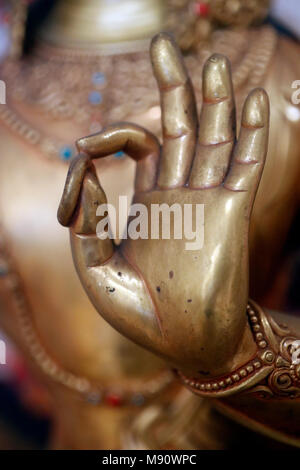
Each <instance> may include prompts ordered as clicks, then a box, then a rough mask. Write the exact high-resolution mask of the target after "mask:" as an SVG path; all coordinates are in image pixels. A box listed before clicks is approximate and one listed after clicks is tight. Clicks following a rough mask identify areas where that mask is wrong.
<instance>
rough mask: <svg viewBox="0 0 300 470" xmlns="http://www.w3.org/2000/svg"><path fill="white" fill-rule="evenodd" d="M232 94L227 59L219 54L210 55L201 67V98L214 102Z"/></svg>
mask: <svg viewBox="0 0 300 470" xmlns="http://www.w3.org/2000/svg"><path fill="white" fill-rule="evenodd" d="M231 94H232V85H231V72H230V63H229V60H228V59H227V58H226V57H225V56H223V55H221V54H214V55H212V56H211V57H210V58H209V59H208V60H207V61H206V63H205V65H204V68H203V99H204V101H208V102H214V101H219V100H222V99H224V98H227V97H229V96H230V95H231Z"/></svg>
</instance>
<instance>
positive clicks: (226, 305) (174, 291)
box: [59, 34, 269, 376]
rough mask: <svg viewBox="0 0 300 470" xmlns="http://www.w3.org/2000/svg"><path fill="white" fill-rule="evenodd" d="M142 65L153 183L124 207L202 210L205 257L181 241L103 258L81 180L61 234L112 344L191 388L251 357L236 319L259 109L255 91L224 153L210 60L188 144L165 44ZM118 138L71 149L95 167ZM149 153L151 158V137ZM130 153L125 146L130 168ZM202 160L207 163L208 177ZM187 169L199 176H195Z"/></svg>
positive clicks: (185, 114)
mask: <svg viewBox="0 0 300 470" xmlns="http://www.w3.org/2000/svg"><path fill="white" fill-rule="evenodd" d="M151 57H152V63H153V68H154V73H155V76H156V79H157V81H158V85H159V88H160V92H161V104H162V127H163V134H164V137H163V140H164V142H163V146H162V152H161V158H160V164H159V165H158V167H159V168H158V176H157V182H156V183H154V184H153V185H152V188H150V187H149V186H148V187H147V188H142V189H141V190H140V191H139V192H137V193H136V195H135V198H134V200H135V202H139V203H143V204H145V205H146V206H147V207H148V208H150V205H151V204H153V203H162V202H166V203H168V204H169V205H172V204H173V203H175V202H177V203H180V204H184V203H194V204H195V203H203V204H205V207H206V212H205V248H204V249H203V250H200V251H199V252H193V251H187V250H185V249H184V243H185V241H186V240H171V241H170V240H168V241H166V240H153V239H151V240H142V239H139V240H135V241H133V240H130V239H128V240H126V241H125V242H124V243H122V245H121V247H120V248H119V249H118V250H114V249H113V245H112V243H111V241H110V240H108V239H107V240H105V241H101V240H99V239H98V238H97V237H96V235H95V231H96V223H97V220H96V216H95V214H94V216H93V217H91V216H90V215H89V210H88V207H90V208H91V207H94V206H95V201H97V203H101V202H105V197H104V194H103V191H102V189H101V188H100V186H99V185H98V186H97V183H96V177H95V175H94V173H93V172H92V171H91V170H89V171H87V173H86V175H85V178H84V180H83V189H82V191H81V193H80V197H79V200H78V206H77V209H76V213H75V215H74V217H73V219H72V221H71V223H70V226H71V243H72V249H73V257H74V262H75V265H76V268H77V271H78V273H79V276H80V278H81V281H82V283H83V285H84V287H85V288H86V290H87V293H88V295H89V297H90V298H91V300H92V302H93V303H94V305H95V306H96V308H97V309H98V310H99V311H100V313H101V315H102V316H103V317H104V318H105V319H107V320H108V321H109V322H110V323H111V324H112V325H113V326H114V327H115V328H116V329H118V330H119V331H120V332H121V333H123V334H124V335H126V336H128V337H129V338H131V339H133V340H134V341H135V342H137V343H139V344H141V345H143V346H146V347H147V348H149V349H150V350H152V351H155V352H156V353H158V354H160V355H161V356H163V357H165V358H167V359H168V360H169V361H170V363H172V364H176V365H177V366H179V367H180V368H183V369H184V370H185V371H190V372H193V373H195V374H196V375H199V376H202V375H205V376H214V375H216V374H222V373H229V372H230V371H231V370H232V368H233V367H234V366H235V364H236V365H237V364H239V363H243V362H244V361H245V360H247V359H248V358H249V357H251V356H252V355H253V354H254V353H255V348H256V347H255V343H254V341H253V339H252V335H251V331H250V328H249V325H248V322H247V318H246V315H245V311H246V306H247V300H248V244H247V236H248V229H249V217H250V213H251V209H252V205H253V201H254V196H255V193H256V190H257V187H258V183H259V179H260V176H261V173H262V169H263V164H264V159H265V155H266V151H267V139H268V119H269V105H268V98H267V95H266V93H265V92H264V91H263V90H261V89H257V90H254V91H253V92H252V93H251V94H250V95H249V96H248V98H247V100H246V103H245V106H244V111H243V117H242V127H241V131H240V136H239V139H238V142H237V143H235V141H234V127H235V123H234V119H233V115H234V112H233V110H234V99H233V92H232V85H231V78H230V65H229V63H228V61H227V59H226V58H225V57H223V56H220V55H214V56H212V57H211V58H210V59H209V60H208V61H207V63H206V65H205V67H204V72H203V93H204V99H203V101H204V103H203V107H202V112H201V116H200V129H199V132H198V124H197V117H196V111H195V110H196V106H195V101H194V96H193V89H192V86H191V84H190V81H189V78H188V75H187V72H186V69H185V67H184V65H183V62H182V59H181V57H180V53H179V51H178V49H177V48H176V46H175V44H174V43H173V42H172V40H171V39H170V38H169V36H167V35H165V34H160V35H158V36H157V37H156V38H155V39H154V40H153V42H152V47H151ZM130 126H131V127H130V128H132V125H130ZM124 132H126V131H124V125H123V127H122V128H120V129H119V126H118V125H116V126H115V127H111V128H109V129H108V130H106V131H104V132H103V133H100V134H98V135H96V136H91V137H87V138H84V139H80V140H79V141H78V142H77V147H78V149H79V150H80V151H81V152H85V153H86V154H88V155H89V156H90V157H91V158H96V157H103V156H104V155H106V154H110V153H111V152H112V151H115V150H116V148H118V149H119V150H122V149H124V147H125V146H124V142H123V141H122V140H120V137H119V135H123V134H124ZM130 132H131V131H130V129H128V131H127V133H128V135H129V133H130ZM197 136H198V137H197ZM152 141H153V146H154V145H155V141H156V139H155V137H154V136H153V137H152ZM125 142H127V141H126V140H125ZM196 143H197V145H196ZM89 147H90V148H91V150H89ZM140 147H141V144H140V143H139V142H138V140H136V150H135V152H133V153H131V152H130V153H131V156H133V158H135V154H136V151H137V150H139V148H140ZM96 149H99V150H98V152H97V151H96ZM231 153H232V154H233V155H232V158H231ZM80 158H86V156H85V157H79V161H80ZM148 158H149V157H148ZM208 159H210V161H211V162H212V161H214V162H215V161H216V162H217V164H216V165H215V166H214V165H211V168H210V171H208V169H209V164H208ZM199 160H203V161H204V163H205V165H206V171H204V173H203V174H201V172H199V166H201V165H200V164H199ZM70 171H71V174H72V172H73V169H72V168H71V170H70ZM74 171H76V169H75V170H74ZM199 173H200V175H199ZM155 174H156V173H155ZM205 174H206V176H207V179H206V178H205ZM81 178H82V177H80V178H79V179H80V180H81ZM69 181H70V179H69V180H68V182H67V184H66V189H65V193H64V195H63V199H62V204H61V206H60V209H59V215H60V214H61V213H64V211H65V208H66V207H67V206H66V205H67V204H69V206H72V207H74V201H73V200H72V199H73V197H74V196H75V197H78V187H77V185H76V184H74V188H73V194H74V196H73V195H72V189H71V188H70V185H69ZM66 195H68V197H66ZM70 200H72V202H68V201H70ZM224 214H226V217H224ZM224 234H226V236H225V237H224ZM221 240H222V243H221ZM179 253H180V256H178V254H179ZM154 259H165V261H164V264H163V266H161V265H160V264H157V263H154V264H153V260H154ZM118 272H121V273H122V276H118ZM170 272H172V273H173V276H172V277H170V276H169V273H170ZM107 285H109V286H111V287H112V288H113V294H111V292H110V290H107V288H106V287H107ZM133 285H135V286H139V287H138V289H139V292H140V294H139V295H138V296H136V295H133V292H132V286H133ZM146 286H147V287H146ZM125 305H126V308H125ZM124 309H125V310H126V312H127V313H126V316H125V317H124V313H123V312H124ZM207 331H210V332H211V334H210V335H209V336H208V335H207ZM186 337H189V342H188V344H187V343H186V341H185V338H186Z"/></svg>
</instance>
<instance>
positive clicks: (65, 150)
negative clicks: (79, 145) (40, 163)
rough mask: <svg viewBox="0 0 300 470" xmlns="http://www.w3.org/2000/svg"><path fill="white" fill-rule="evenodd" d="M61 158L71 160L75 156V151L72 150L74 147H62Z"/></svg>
mask: <svg viewBox="0 0 300 470" xmlns="http://www.w3.org/2000/svg"><path fill="white" fill-rule="evenodd" d="M59 154H60V157H61V158H62V159H63V160H70V158H71V157H72V155H73V150H72V147H69V146H67V145H66V146H65V147H62V148H61V149H60V152H59Z"/></svg>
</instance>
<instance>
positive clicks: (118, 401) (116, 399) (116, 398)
mask: <svg viewBox="0 0 300 470" xmlns="http://www.w3.org/2000/svg"><path fill="white" fill-rule="evenodd" d="M105 401H106V403H107V404H108V405H110V406H120V405H122V398H121V397H120V395H116V394H113V393H110V394H108V395H106V397H105Z"/></svg>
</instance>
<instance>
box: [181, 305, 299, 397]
mask: <svg viewBox="0 0 300 470" xmlns="http://www.w3.org/2000/svg"><path fill="white" fill-rule="evenodd" d="M247 315H248V320H249V324H250V328H251V332H252V334H253V338H254V341H255V343H256V346H257V351H256V354H255V356H254V357H253V358H252V359H251V360H249V361H248V362H247V363H246V364H244V365H242V366H241V367H239V368H238V369H236V370H234V371H233V372H231V373H230V374H227V375H224V376H221V377H216V378H214V379H212V378H210V379H195V378H190V377H187V376H185V375H184V374H183V373H182V372H180V371H177V375H178V376H179V378H180V380H181V381H182V382H183V383H184V385H185V386H186V387H187V388H189V389H190V390H191V391H193V392H194V393H196V394H198V395H202V396H205V397H212V398H221V397H225V396H229V395H233V394H237V393H242V392H244V393H245V392H247V393H255V394H258V395H260V396H262V397H271V396H276V397H277V398H278V397H282V398H298V397H300V338H299V337H297V336H296V335H294V334H293V333H291V331H290V330H289V328H288V327H287V326H286V325H283V324H280V325H279V324H278V323H277V322H275V320H274V319H273V318H272V317H271V316H270V315H269V314H267V313H266V312H264V311H263V309H262V308H261V307H259V306H258V305H257V304H256V303H255V302H253V301H252V300H251V301H249V304H248V306H247Z"/></svg>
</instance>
